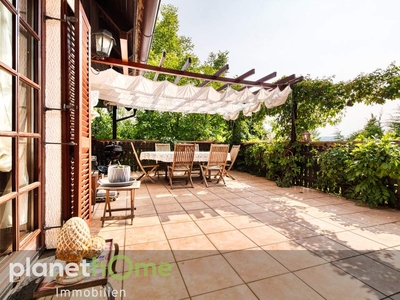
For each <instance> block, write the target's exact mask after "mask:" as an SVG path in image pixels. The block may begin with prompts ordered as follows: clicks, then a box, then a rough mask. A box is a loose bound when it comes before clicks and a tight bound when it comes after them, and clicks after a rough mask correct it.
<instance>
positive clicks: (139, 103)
mask: <svg viewBox="0 0 400 300" xmlns="http://www.w3.org/2000/svg"><path fill="white" fill-rule="evenodd" d="M90 82H91V89H92V90H96V91H98V92H99V98H100V99H103V100H105V101H106V102H109V103H110V104H113V105H119V106H125V107H132V108H137V109H143V110H157V111H170V112H182V113H206V114H220V115H222V116H224V118H225V119H227V120H234V119H236V118H237V117H238V116H239V113H240V112H241V111H243V112H244V113H245V114H246V115H247V116H249V115H251V114H252V113H253V112H256V111H258V110H259V109H260V106H261V103H264V104H265V105H266V107H267V108H271V107H275V106H278V105H282V104H283V103H285V101H286V99H287V97H288V95H289V94H290V92H291V88H290V86H288V87H286V88H285V89H284V90H283V91H281V90H280V89H279V88H275V89H273V90H266V89H263V88H262V89H260V90H259V91H258V92H257V93H256V94H253V92H251V91H250V90H249V89H248V88H245V89H244V90H242V91H236V90H234V89H232V88H230V87H228V88H227V89H226V90H225V92H223V93H220V92H217V91H216V90H215V89H213V88H212V87H195V86H193V85H191V84H188V85H185V86H177V85H175V84H173V83H171V82H168V81H152V80H149V79H147V78H144V77H143V76H128V75H123V74H121V73H118V72H117V71H115V70H113V69H108V70H105V71H102V72H98V73H95V72H92V74H91V77H90Z"/></svg>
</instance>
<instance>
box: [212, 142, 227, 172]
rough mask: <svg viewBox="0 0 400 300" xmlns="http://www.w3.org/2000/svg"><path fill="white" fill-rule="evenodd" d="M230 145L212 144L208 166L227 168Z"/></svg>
mask: <svg viewBox="0 0 400 300" xmlns="http://www.w3.org/2000/svg"><path fill="white" fill-rule="evenodd" d="M228 152H229V145H223V144H221V145H219V144H218V145H217V144H211V147H210V155H209V156H208V163H207V164H208V166H221V167H225V165H226V159H227V157H228Z"/></svg>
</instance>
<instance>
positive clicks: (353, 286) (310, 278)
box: [294, 264, 384, 300]
mask: <svg viewBox="0 0 400 300" xmlns="http://www.w3.org/2000/svg"><path fill="white" fill-rule="evenodd" d="M294 274H295V275H296V276H297V277H299V278H300V279H301V280H302V281H304V282H305V283H306V284H307V285H309V286H310V287H311V288H312V289H314V290H315V291H316V292H317V293H318V294H320V295H321V296H322V297H324V298H325V299H328V300H331V299H332V300H337V299H346V300H354V299H371V300H375V299H381V298H383V297H384V295H383V294H381V293H379V292H378V291H376V290H375V289H373V288H372V287H370V286H368V285H366V284H365V283H363V282H361V281H360V280H358V279H357V278H355V277H353V276H351V275H349V274H347V273H346V272H344V271H342V270H341V269H339V268H337V267H335V266H332V265H330V264H325V265H321V266H316V267H313V268H309V269H304V270H301V271H297V272H295V273H294Z"/></svg>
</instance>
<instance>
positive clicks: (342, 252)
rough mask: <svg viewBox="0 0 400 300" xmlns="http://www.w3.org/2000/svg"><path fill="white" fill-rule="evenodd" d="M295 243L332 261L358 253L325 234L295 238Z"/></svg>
mask: <svg viewBox="0 0 400 300" xmlns="http://www.w3.org/2000/svg"><path fill="white" fill-rule="evenodd" d="M296 243H298V244H300V245H302V246H303V247H304V248H307V249H308V250H310V251H312V252H314V253H315V254H317V255H318V256H320V257H322V258H323V259H325V260H326V261H334V260H339V259H343V258H347V257H351V256H356V255H360V254H359V253H358V252H356V251H354V250H351V249H349V248H347V247H345V246H343V245H342V244H339V243H338V242H335V241H334V240H331V239H329V238H327V237H325V236H313V237H309V238H304V239H300V240H296Z"/></svg>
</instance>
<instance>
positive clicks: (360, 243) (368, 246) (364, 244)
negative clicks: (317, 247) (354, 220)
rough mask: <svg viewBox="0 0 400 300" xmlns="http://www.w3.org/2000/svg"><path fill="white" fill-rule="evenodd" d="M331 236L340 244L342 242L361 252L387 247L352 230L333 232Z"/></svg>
mask: <svg viewBox="0 0 400 300" xmlns="http://www.w3.org/2000/svg"><path fill="white" fill-rule="evenodd" d="M331 238H332V239H333V240H335V241H337V242H338V243H339V244H342V245H343V246H346V247H348V248H350V249H353V250H356V251H357V252H360V253H364V252H371V251H377V250H382V249H384V248H387V246H385V245H383V244H380V243H377V242H374V241H372V240H370V239H367V238H365V237H362V236H360V235H358V234H355V233H353V232H350V231H344V232H337V233H335V234H333V235H332V236H331Z"/></svg>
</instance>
